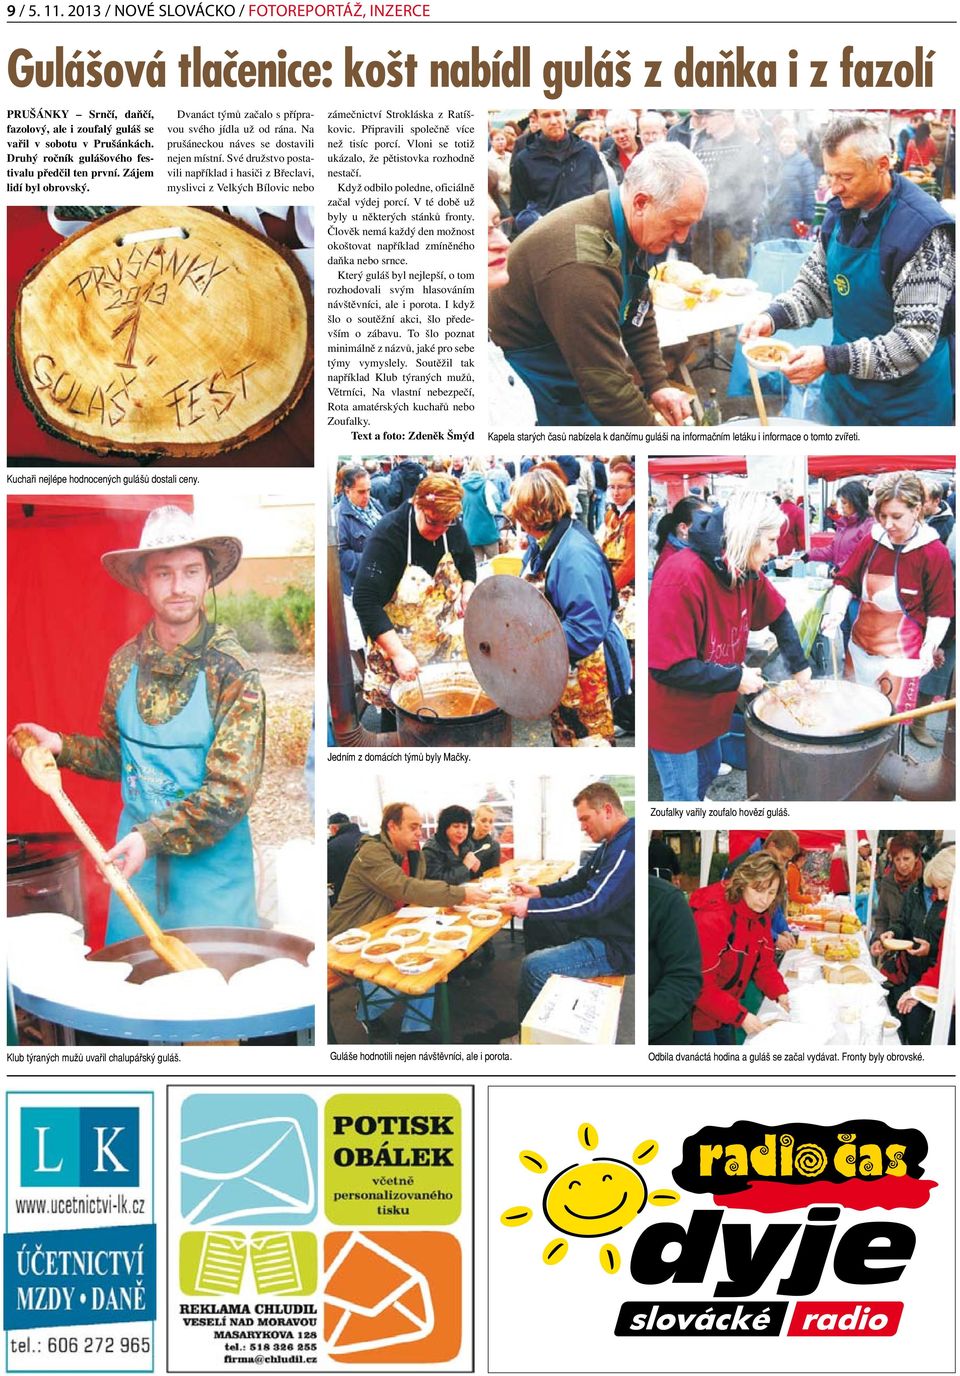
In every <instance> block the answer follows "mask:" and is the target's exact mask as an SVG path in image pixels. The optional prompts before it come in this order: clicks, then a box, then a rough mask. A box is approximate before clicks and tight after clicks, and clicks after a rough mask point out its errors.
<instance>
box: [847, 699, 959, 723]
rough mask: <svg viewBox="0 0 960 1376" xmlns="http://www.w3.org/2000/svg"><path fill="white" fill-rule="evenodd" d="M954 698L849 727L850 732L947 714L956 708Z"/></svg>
mask: <svg viewBox="0 0 960 1376" xmlns="http://www.w3.org/2000/svg"><path fill="white" fill-rule="evenodd" d="M956 705H957V700H956V698H945V699H944V700H943V702H930V703H927V705H926V706H925V707H914V709H913V711H912V712H895V713H894V714H893V716H892V717H877V719H876V721H864V722H861V723H860V725H859V726H851V727H850V730H851V731H875V730H876V729H877V728H878V727H880V726H893V725H895V723H897V722H901V721H916V720H917V719H918V718H919V717H932V716H933V715H934V713H936V712H949V711H950V710H951V709H952V708H954V707H956Z"/></svg>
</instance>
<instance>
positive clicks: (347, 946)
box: [330, 927, 370, 956]
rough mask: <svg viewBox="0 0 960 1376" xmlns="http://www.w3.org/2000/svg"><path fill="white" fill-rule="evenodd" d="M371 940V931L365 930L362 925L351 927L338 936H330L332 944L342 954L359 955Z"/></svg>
mask: <svg viewBox="0 0 960 1376" xmlns="http://www.w3.org/2000/svg"><path fill="white" fill-rule="evenodd" d="M369 940H370V933H369V932H365V931H364V930H363V928H362V927H349V928H348V929H347V930H346V931H345V932H340V933H338V935H337V936H332V937H331V938H330V945H331V946H332V947H333V949H334V950H335V951H339V952H340V954H341V955H344V956H350V955H357V954H358V953H359V952H360V951H362V950H363V948H364V946H366V944H367V942H368V941H369Z"/></svg>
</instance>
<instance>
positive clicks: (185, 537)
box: [100, 506, 243, 592]
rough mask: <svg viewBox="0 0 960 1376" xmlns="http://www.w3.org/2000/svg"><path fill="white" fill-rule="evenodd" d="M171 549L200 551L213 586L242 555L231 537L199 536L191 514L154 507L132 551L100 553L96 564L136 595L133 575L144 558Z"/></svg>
mask: <svg viewBox="0 0 960 1376" xmlns="http://www.w3.org/2000/svg"><path fill="white" fill-rule="evenodd" d="M171 549H202V550H204V551H205V553H206V554H207V556H208V562H209V565H210V581H211V583H212V584H213V585H214V586H216V584H217V583H222V582H223V580H224V579H225V578H229V577H230V574H231V573H233V571H234V569H235V568H236V567H237V565H238V564H239V562H240V560H241V558H242V556H243V546H242V545H241V543H240V541H239V540H238V539H237V537H236V536H235V535H203V534H201V532H200V531H199V530H198V529H197V526H196V523H195V521H194V518H193V515H192V513H191V512H189V511H184V509H183V508H182V507H179V506H158V507H154V509H153V511H151V512H150V513H149V515H148V516H147V519H146V520H145V521H144V523H143V530H142V531H141V532H140V543H139V545H138V546H137V547H136V549H111V550H108V551H107V553H106V554H101V556H100V562H101V564H102V565H103V567H104V568H105V569H106V571H107V573H109V575H110V577H111V578H115V579H116V580H117V582H118V583H122V584H123V586H124V587H125V588H132V589H133V591H134V592H139V591H140V586H139V583H138V582H137V576H138V574H139V572H140V569H141V566H142V563H143V559H144V557H145V555H147V554H156V553H158V552H159V551H160V550H171Z"/></svg>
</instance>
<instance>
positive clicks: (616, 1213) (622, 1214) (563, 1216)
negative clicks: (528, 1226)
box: [500, 1123, 680, 1276]
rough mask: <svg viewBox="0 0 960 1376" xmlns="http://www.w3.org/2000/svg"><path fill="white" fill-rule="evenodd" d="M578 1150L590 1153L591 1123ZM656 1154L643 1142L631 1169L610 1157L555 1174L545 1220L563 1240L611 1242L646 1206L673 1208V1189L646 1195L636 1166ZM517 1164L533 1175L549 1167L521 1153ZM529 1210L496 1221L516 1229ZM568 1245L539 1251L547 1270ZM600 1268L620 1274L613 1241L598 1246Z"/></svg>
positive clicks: (517, 1208)
mask: <svg viewBox="0 0 960 1376" xmlns="http://www.w3.org/2000/svg"><path fill="white" fill-rule="evenodd" d="M577 1138H578V1140H579V1142H580V1145H581V1147H583V1148H584V1150H586V1151H594V1150H595V1149H596V1146H597V1142H598V1137H597V1130H596V1128H595V1127H594V1126H593V1125H592V1123H581V1124H580V1128H579V1130H578V1132H577ZM658 1150H659V1148H658V1146H657V1144H656V1142H654V1141H653V1140H652V1139H647V1141H645V1142H641V1143H640V1145H639V1146H638V1147H636V1149H635V1150H634V1152H633V1158H632V1159H633V1164H632V1165H631V1164H630V1162H628V1161H621V1160H620V1159H619V1158H618V1157H614V1156H594V1157H592V1158H591V1160H589V1161H584V1162H581V1163H580V1164H579V1165H573V1166H565V1167H564V1169H563V1170H562V1171H560V1173H559V1174H558V1175H555V1176H554V1177H553V1179H552V1180H551V1181H550V1184H549V1185H548V1186H547V1188H546V1190H545V1191H544V1195H543V1205H542V1207H543V1216H544V1218H545V1219H546V1220H547V1222H548V1223H549V1224H550V1225H551V1226H552V1227H553V1228H555V1229H556V1230H557V1232H558V1233H566V1235H567V1237H609V1236H610V1234H611V1233H619V1231H620V1229H621V1228H625V1227H626V1226H627V1224H628V1223H632V1221H633V1220H634V1219H635V1218H636V1216H637V1214H638V1213H640V1212H641V1210H642V1209H643V1208H644V1206H645V1205H646V1204H653V1205H655V1206H656V1207H658V1208H663V1207H664V1206H666V1205H670V1204H676V1203H677V1201H678V1200H679V1198H680V1196H679V1195H678V1194H677V1192H676V1190H661V1189H656V1190H649V1191H648V1190H647V1186H646V1184H645V1182H644V1179H643V1176H642V1175H641V1174H640V1172H639V1171H638V1170H637V1167H638V1166H646V1164H647V1163H648V1162H649V1161H652V1160H653V1158H654V1157H655V1156H656V1154H657V1151H658ZM519 1159H520V1164H521V1165H522V1166H523V1167H524V1169H525V1170H528V1171H532V1172H533V1173H534V1175H546V1174H547V1172H548V1171H549V1169H550V1167H549V1166H548V1165H547V1163H546V1160H545V1159H544V1158H543V1157H542V1156H541V1155H540V1153H539V1152H536V1151H529V1150H525V1151H522V1152H520V1157H519ZM532 1218H533V1210H532V1209H531V1208H530V1207H529V1206H528V1205H526V1204H517V1205H514V1206H513V1207H512V1208H510V1209H506V1210H504V1212H503V1213H502V1214H501V1215H500V1222H501V1223H502V1224H503V1225H504V1227H505V1228H518V1227H521V1226H522V1225H523V1224H525V1223H529V1222H530V1221H531V1219H532ZM569 1246H570V1244H569V1243H568V1242H567V1241H566V1239H565V1238H556V1239H554V1240H552V1241H550V1242H548V1243H547V1245H546V1247H545V1248H544V1249H543V1260H544V1262H545V1263H546V1265H547V1266H556V1264H557V1263H558V1262H560V1261H563V1259H564V1257H565V1256H566V1255H567V1250H568V1248H569ZM600 1265H601V1267H602V1268H603V1270H604V1271H606V1272H607V1273H608V1274H609V1275H611V1276H613V1275H616V1273H617V1271H619V1269H620V1253H619V1252H618V1251H617V1249H616V1247H615V1246H614V1245H613V1243H612V1242H604V1243H603V1244H602V1245H601V1247H600Z"/></svg>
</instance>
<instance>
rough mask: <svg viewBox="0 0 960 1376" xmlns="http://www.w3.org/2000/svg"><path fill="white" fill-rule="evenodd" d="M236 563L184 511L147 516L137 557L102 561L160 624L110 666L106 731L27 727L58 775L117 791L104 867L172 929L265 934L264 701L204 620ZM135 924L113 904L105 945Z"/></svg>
mask: <svg viewBox="0 0 960 1376" xmlns="http://www.w3.org/2000/svg"><path fill="white" fill-rule="evenodd" d="M241 553H242V550H241V546H240V542H239V541H238V540H236V539H234V538H233V537H232V536H214V537H203V536H200V535H199V534H198V533H197V531H196V530H195V529H194V525H193V519H192V517H191V516H190V515H189V514H188V513H186V512H184V511H182V510H181V509H180V508H178V507H172V506H167V507H159V508H157V509H155V510H154V511H152V512H151V513H150V515H149V516H148V518H147V521H146V524H145V526H144V531H143V535H142V536H141V541H140V545H139V547H138V548H137V549H136V550H115V551H111V552H110V553H108V554H105V555H103V556H102V563H103V565H104V567H105V568H106V570H107V572H108V573H110V574H111V576H112V577H114V578H116V579H117V581H118V582H121V583H123V584H124V585H125V586H127V587H131V588H135V589H136V590H137V591H138V592H140V593H142V595H143V596H144V597H146V599H147V601H148V602H149V604H150V607H151V609H152V611H153V619H152V620H151V621H150V622H149V623H148V624H147V625H146V626H145V627H144V628H143V630H141V631H140V632H139V634H138V635H137V636H135V637H134V638H133V639H132V640H130V641H128V642H127V643H126V644H125V645H122V646H121V647H120V649H119V650H117V652H116V654H114V656H113V658H112V659H111V661H110V667H109V670H108V672H107V683H106V688H105V691H104V695H103V702H102V705H101V708H100V723H99V724H100V734H99V735H96V736H81V735H72V734H60V733H58V732H54V731H50V730H48V729H47V728H45V727H42V726H39V725H37V724H36V723H34V722H26V723H21V726H25V727H26V729H27V730H29V731H31V732H32V733H33V734H34V736H35V737H36V738H37V739H38V741H39V742H40V744H41V745H45V746H47V747H48V748H49V749H50V750H52V752H53V753H54V755H55V756H57V758H58V762H59V764H60V765H61V766H64V767H66V768H68V769H72V770H74V771H75V772H76V773H78V774H85V775H87V776H88V777H90V778H95V779H114V780H117V781H119V782H120V784H121V789H122V792H123V799H124V810H123V813H122V815H121V818H120V825H119V829H118V833H117V834H118V840H117V844H116V845H115V846H114V847H113V849H112V850H111V851H109V852H108V859H110V860H112V861H114V862H115V863H116V864H117V865H118V867H119V868H120V869H121V870H122V871H123V872H124V874H125V875H126V876H127V878H128V879H131V880H134V876H136V879H135V880H134V887H135V888H136V889H137V891H138V892H139V893H140V896H141V898H142V899H143V901H144V902H145V903H146V905H147V907H148V908H150V909H151V911H152V912H153V914H154V916H155V917H156V918H157V920H158V921H159V922H160V923H161V925H162V926H164V927H166V928H176V927H182V926H189V925H193V924H200V925H231V926H255V925H256V924H257V915H256V904H255V895H254V886H253V855H252V847H251V843H250V833H249V824H248V822H247V812H248V810H249V808H250V805H251V803H252V802H253V799H254V796H255V794H256V791H257V787H258V785H259V783H260V776H261V772H262V769H263V751H264V716H265V703H264V696H263V690H262V688H261V686H260V679H259V675H258V673H257V670H256V669H255V668H254V667H253V665H252V664H251V662H250V659H249V657H248V656H247V654H246V652H245V651H244V650H243V649H242V647H241V646H240V643H239V641H238V640H237V638H236V636H235V635H234V633H233V631H231V630H230V629H229V628H227V627H225V626H219V625H216V624H214V623H211V622H208V621H207V619H206V616H205V614H204V610H203V606H204V598H205V596H206V593H207V591H208V590H209V588H210V587H211V586H213V585H215V584H216V583H219V582H221V581H222V580H223V579H224V578H226V577H227V576H228V575H229V574H230V573H231V572H232V571H233V569H234V568H235V567H236V565H237V563H238V562H239V560H240V555H241ZM15 729H17V728H15ZM131 922H132V920H131V919H128V918H127V917H126V914H125V911H124V910H123V909H122V907H120V905H119V904H118V903H117V901H116V899H115V898H114V899H113V900H112V901H111V910H110V923H109V927H108V934H107V939H108V941H116V940H122V939H123V938H124V937H125V936H128V935H135V934H136V932H137V929H136V928H135V927H131V926H130V925H129V924H130V923H131Z"/></svg>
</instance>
